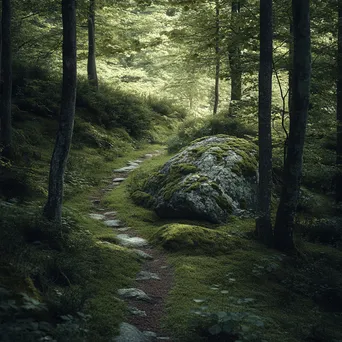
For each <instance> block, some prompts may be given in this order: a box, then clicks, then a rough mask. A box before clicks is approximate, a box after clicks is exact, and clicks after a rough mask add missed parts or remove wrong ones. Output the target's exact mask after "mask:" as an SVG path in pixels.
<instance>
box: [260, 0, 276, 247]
mask: <svg viewBox="0 0 342 342" xmlns="http://www.w3.org/2000/svg"><path fill="white" fill-rule="evenodd" d="M272 31H273V30H272V0H260V68H259V187H258V217H257V220H256V231H257V235H258V237H259V239H260V240H261V241H263V242H264V243H265V244H266V245H268V246H271V244H272V239H273V236H272V234H273V233H272V224H271V193H272V135H271V102H272V49H273V44H272V43H273V32H272Z"/></svg>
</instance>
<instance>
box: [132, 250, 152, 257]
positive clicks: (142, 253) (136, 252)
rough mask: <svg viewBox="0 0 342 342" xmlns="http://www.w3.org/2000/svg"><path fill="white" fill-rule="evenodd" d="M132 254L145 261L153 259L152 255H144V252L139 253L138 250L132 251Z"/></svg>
mask: <svg viewBox="0 0 342 342" xmlns="http://www.w3.org/2000/svg"><path fill="white" fill-rule="evenodd" d="M133 252H134V253H135V254H137V255H138V256H139V257H140V258H141V259H145V260H152V259H153V256H152V255H150V254H148V253H145V252H144V251H141V250H140V249H134V250H133Z"/></svg>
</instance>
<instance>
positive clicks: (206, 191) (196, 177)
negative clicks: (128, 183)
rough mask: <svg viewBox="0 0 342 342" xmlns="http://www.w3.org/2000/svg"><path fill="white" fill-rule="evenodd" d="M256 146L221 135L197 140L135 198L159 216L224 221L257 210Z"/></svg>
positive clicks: (146, 182)
mask: <svg viewBox="0 0 342 342" xmlns="http://www.w3.org/2000/svg"><path fill="white" fill-rule="evenodd" d="M256 155H257V146H256V145H255V144H253V143H251V142H249V141H247V140H245V139H241V138H235V137H229V136H226V135H218V136H212V137H206V138H202V139H198V140H195V141H194V142H193V143H192V144H191V145H190V146H189V147H187V148H185V149H184V150H183V151H181V152H180V153H178V154H177V155H176V156H174V157H173V158H171V159H170V160H169V161H168V162H167V163H166V164H165V165H164V166H163V167H162V168H161V169H160V170H159V171H157V172H155V173H154V174H152V175H150V177H149V178H148V179H147V180H146V181H145V182H144V184H143V186H142V188H141V189H140V190H136V191H135V192H133V194H132V198H133V199H134V200H135V201H137V202H140V203H142V204H145V205H146V206H149V207H152V208H153V209H154V210H155V211H156V213H157V214H158V215H159V216H160V217H165V218H190V219H204V220H208V221H211V222H214V223H219V222H225V221H226V220H227V218H228V217H229V216H230V215H231V214H233V215H240V214H242V213H245V212H246V210H248V211H250V210H253V209H254V208H255V204H256V189H257V181H258V173H257V168H258V163H257V160H256Z"/></svg>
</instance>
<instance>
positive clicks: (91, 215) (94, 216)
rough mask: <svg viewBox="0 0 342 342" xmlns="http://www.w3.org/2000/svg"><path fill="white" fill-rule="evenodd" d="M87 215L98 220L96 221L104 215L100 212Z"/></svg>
mask: <svg viewBox="0 0 342 342" xmlns="http://www.w3.org/2000/svg"><path fill="white" fill-rule="evenodd" d="M89 217H90V218H92V219H94V220H98V221H101V220H104V219H105V216H104V215H102V214H89Z"/></svg>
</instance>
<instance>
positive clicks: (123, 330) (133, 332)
mask: <svg viewBox="0 0 342 342" xmlns="http://www.w3.org/2000/svg"><path fill="white" fill-rule="evenodd" d="M112 341H114V342H150V341H151V339H150V338H149V337H147V336H145V335H144V334H143V333H142V332H141V331H140V330H139V329H138V328H136V327H135V326H134V325H131V324H128V323H125V322H123V323H121V324H120V332H119V336H116V337H115V338H114V339H113V340H112Z"/></svg>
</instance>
